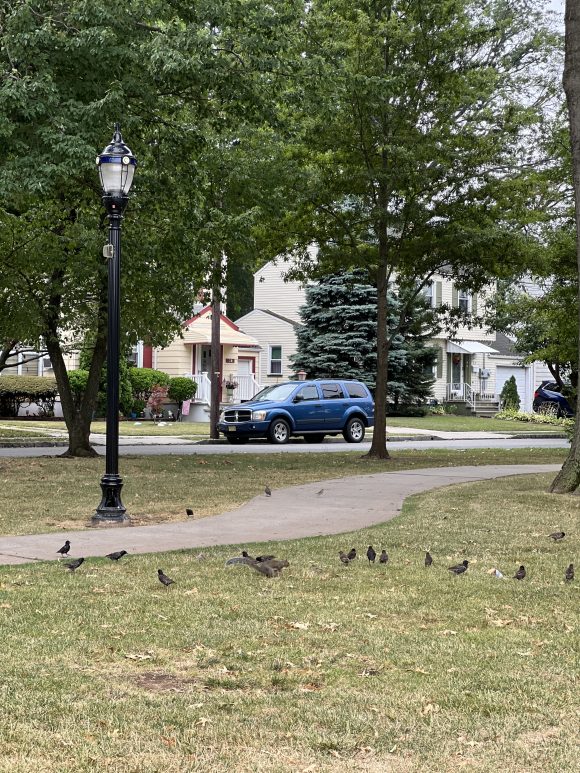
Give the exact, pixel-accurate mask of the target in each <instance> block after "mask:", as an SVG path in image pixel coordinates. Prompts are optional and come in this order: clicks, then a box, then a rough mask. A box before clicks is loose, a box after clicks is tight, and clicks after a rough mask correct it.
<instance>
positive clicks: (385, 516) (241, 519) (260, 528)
mask: <svg viewBox="0 0 580 773" xmlns="http://www.w3.org/2000/svg"><path fill="white" fill-rule="evenodd" d="M560 467H561V465H558V464H518V465H507V464H503V465H487V466H481V467H475V466H472V467H435V468H428V469H422V470H402V471H399V472H382V473H374V474H371V475H356V476H351V477H348V478H337V479H332V480H324V481H320V482H318V483H308V484H306V485H304V486H292V487H290V488H284V489H276V490H274V491H273V492H272V496H271V497H266V496H265V495H261V496H258V497H254V499H251V500H250V501H249V502H246V503H245V504H244V505H242V506H241V507H239V508H237V509H236V510H231V511H229V512H226V513H222V514H221V515H214V516H209V517H207V518H202V519H200V520H197V521H195V520H194V521H183V522H172V523H166V524H160V525H159V526H136V527H129V528H125V529H115V528H113V529H83V530H80V531H71V532H70V533H65V532H52V533H50V534H34V535H28V536H21V537H0V564H23V563H28V562H30V561H43V560H56V558H57V556H56V553H55V551H56V550H57V549H58V548H59V547H60V546H61V545H62V542H63V539H64V538H65V537H68V538H69V539H70V540H71V543H72V547H71V556H72V557H78V556H103V555H105V554H106V553H110V552H111V551H113V550H120V549H123V550H127V551H128V552H129V553H159V552H162V551H166V550H180V549H183V548H202V547H209V546H211V545H236V544H239V545H241V544H249V543H253V542H269V541H275V540H286V539H297V538H300V537H315V536H321V535H327V534H339V533H340V532H346V531H355V530H356V529H362V528H365V527H367V526H374V525H375V524H379V523H384V522H385V521H389V520H390V519H391V518H394V516H396V515H397V513H398V512H400V510H401V508H402V506H403V502H404V500H405V499H406V498H407V497H408V496H411V495H412V494H419V493H421V492H423V491H429V490H430V489H434V488H439V487H441V486H450V485H453V484H456V483H467V482H470V481H478V480H489V479H490V478H500V477H504V476H507V475H522V474H530V473H538V472H556V471H557V470H559V469H560ZM321 489H322V494H318V493H317V492H320V490H321ZM184 512H185V506H184Z"/></svg>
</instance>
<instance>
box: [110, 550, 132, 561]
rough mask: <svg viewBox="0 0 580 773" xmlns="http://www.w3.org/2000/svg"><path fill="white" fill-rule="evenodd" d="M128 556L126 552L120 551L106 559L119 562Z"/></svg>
mask: <svg viewBox="0 0 580 773" xmlns="http://www.w3.org/2000/svg"><path fill="white" fill-rule="evenodd" d="M126 555H127V551H126V550H118V551H117V552H116V553H107V555H106V556H105V558H110V559H111V561H119V559H121V558H123V556H126Z"/></svg>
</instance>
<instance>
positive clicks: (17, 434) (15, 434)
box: [0, 425, 46, 440]
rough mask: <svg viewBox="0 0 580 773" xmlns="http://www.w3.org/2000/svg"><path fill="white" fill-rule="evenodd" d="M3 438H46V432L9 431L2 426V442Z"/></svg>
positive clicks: (0, 430)
mask: <svg viewBox="0 0 580 773" xmlns="http://www.w3.org/2000/svg"><path fill="white" fill-rule="evenodd" d="M3 438H46V433H45V432H24V431H22V430H19V429H8V428H7V427H3V426H2V425H0V440H2V439H3Z"/></svg>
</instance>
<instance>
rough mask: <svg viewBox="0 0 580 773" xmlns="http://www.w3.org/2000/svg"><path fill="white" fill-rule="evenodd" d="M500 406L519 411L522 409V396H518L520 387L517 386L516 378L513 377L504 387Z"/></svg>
mask: <svg viewBox="0 0 580 773" xmlns="http://www.w3.org/2000/svg"><path fill="white" fill-rule="evenodd" d="M499 397H500V405H501V407H502V408H506V409H508V410H509V409H513V410H515V411H518V410H519V408H520V404H521V401H520V396H519V394H518V385H517V384H516V377H515V376H511V377H510V378H508V380H507V381H506V382H505V384H504V385H503V389H502V390H501V394H500V396H499Z"/></svg>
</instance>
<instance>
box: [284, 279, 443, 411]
mask: <svg viewBox="0 0 580 773" xmlns="http://www.w3.org/2000/svg"><path fill="white" fill-rule="evenodd" d="M405 306H408V308H405V310H404V318H403V321H402V324H401V330H400V333H399V334H398V335H396V336H394V338H393V343H392V346H391V349H390V351H389V361H388V362H389V373H390V378H389V390H388V393H387V397H388V401H389V402H390V403H393V404H394V405H395V407H397V406H399V405H401V404H416V403H418V402H422V401H424V400H425V399H426V398H427V397H428V396H429V395H430V393H431V386H432V385H433V382H434V378H433V365H434V364H435V362H436V356H437V355H436V349H435V348H433V347H432V346H429V343H428V341H429V338H430V337H431V336H433V335H434V333H435V330H434V319H433V314H432V312H430V311H429V309H428V308H427V307H426V306H425V304H424V302H423V301H422V300H421V298H420V297H419V300H416V301H415V302H413V303H411V304H403V302H402V300H401V299H400V298H399V297H398V296H397V294H396V293H394V292H390V293H389V309H390V318H389V321H388V324H389V325H394V324H395V323H396V324H398V323H399V317H400V314H401V312H402V311H403V309H404V307H405ZM300 315H301V318H302V322H303V326H302V327H301V328H300V329H299V330H298V334H297V339H298V350H297V353H296V354H295V355H294V356H293V357H292V358H291V359H292V362H293V365H294V367H295V369H296V370H297V371H298V370H304V371H306V374H307V377H308V378H354V379H358V380H360V381H363V382H364V383H365V384H366V385H367V386H368V387H369V389H370V390H371V391H373V392H374V389H375V387H376V375H377V290H376V288H375V287H373V286H372V285H371V284H370V283H369V280H368V276H367V274H366V273H365V272H364V271H362V270H359V271H354V272H342V273H338V274H332V275H329V276H326V277H324V278H323V279H322V280H321V281H320V283H319V284H316V285H312V286H311V287H309V288H308V289H307V291H306V305H304V306H303V307H302V308H301V309H300Z"/></svg>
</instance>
